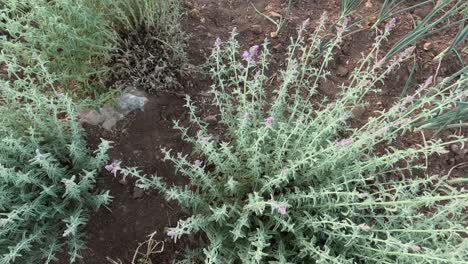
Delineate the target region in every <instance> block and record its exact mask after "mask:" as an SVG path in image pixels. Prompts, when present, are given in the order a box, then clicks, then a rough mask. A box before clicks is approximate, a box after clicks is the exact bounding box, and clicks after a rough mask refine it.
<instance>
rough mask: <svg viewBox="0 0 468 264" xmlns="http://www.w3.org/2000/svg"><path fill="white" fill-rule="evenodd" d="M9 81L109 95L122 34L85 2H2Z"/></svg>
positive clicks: (4, 55) (0, 25)
mask: <svg viewBox="0 0 468 264" xmlns="http://www.w3.org/2000/svg"><path fill="white" fill-rule="evenodd" d="M0 14H1V18H0V28H1V30H2V34H1V37H0V46H1V47H2V51H1V56H0V63H2V64H4V65H6V73H5V75H6V76H2V78H3V79H8V80H18V79H25V78H31V80H26V82H27V83H29V82H42V80H37V79H40V78H44V76H43V73H44V72H45V71H44V69H47V72H48V76H47V78H49V79H51V78H52V79H54V80H55V81H56V85H55V88H56V89H57V90H58V89H61V90H62V91H66V92H67V93H69V94H70V95H73V96H77V97H86V96H94V95H98V94H101V93H103V92H105V91H106V90H105V89H104V84H103V83H102V80H103V79H104V76H105V75H106V73H107V71H108V68H107V67H106V64H107V63H108V62H109V60H110V58H111V57H110V54H111V53H112V52H113V51H114V50H115V46H116V42H115V39H116V34H115V33H114V32H113V31H112V30H111V28H110V27H108V26H107V24H106V23H105V20H104V19H103V17H102V14H99V13H98V12H95V10H93V9H91V8H90V7H89V6H88V5H87V3H86V1H85V0H78V1H75V0H64V1H47V0H31V1H21V0H4V1H0Z"/></svg>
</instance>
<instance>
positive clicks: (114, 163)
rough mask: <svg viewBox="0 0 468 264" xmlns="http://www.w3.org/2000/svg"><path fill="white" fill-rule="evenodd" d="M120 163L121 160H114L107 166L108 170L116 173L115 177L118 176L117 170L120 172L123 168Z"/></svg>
mask: <svg viewBox="0 0 468 264" xmlns="http://www.w3.org/2000/svg"><path fill="white" fill-rule="evenodd" d="M120 163H121V161H119V160H114V161H112V163H111V164H109V165H106V166H105V168H106V170H107V171H108V172H110V173H113V174H114V177H116V176H117V172H118V171H119V170H121V169H122V168H120Z"/></svg>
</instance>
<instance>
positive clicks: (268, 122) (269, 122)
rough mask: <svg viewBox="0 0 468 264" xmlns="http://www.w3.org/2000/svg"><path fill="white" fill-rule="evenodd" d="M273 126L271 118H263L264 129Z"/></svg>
mask: <svg viewBox="0 0 468 264" xmlns="http://www.w3.org/2000/svg"><path fill="white" fill-rule="evenodd" d="M272 125H273V117H272V116H269V117H267V118H265V126H266V127H271V126H272Z"/></svg>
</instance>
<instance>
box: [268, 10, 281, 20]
mask: <svg viewBox="0 0 468 264" xmlns="http://www.w3.org/2000/svg"><path fill="white" fill-rule="evenodd" d="M270 16H271V17H277V18H280V19H281V18H282V17H283V16H282V15H280V14H278V13H277V12H275V11H270Z"/></svg>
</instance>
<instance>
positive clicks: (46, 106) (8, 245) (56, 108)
mask: <svg viewBox="0 0 468 264" xmlns="http://www.w3.org/2000/svg"><path fill="white" fill-rule="evenodd" d="M16 88H17V87H16ZM0 96H1V97H0V123H1V124H2V125H1V126H0V263H5V264H8V263H50V262H51V261H52V260H54V259H55V257H54V254H56V253H57V252H61V251H62V248H63V247H64V246H65V245H68V252H69V255H70V263H73V262H74V261H75V260H76V258H77V257H78V255H79V250H80V248H81V247H82V246H83V242H82V241H81V240H80V237H81V234H80V229H81V228H82V227H83V225H84V224H85V222H86V218H87V212H88V211H89V209H91V208H98V207H100V206H101V205H103V204H106V203H107V202H109V200H110V196H109V195H108V193H107V192H106V193H100V194H93V193H91V192H92V191H93V188H94V185H95V176H96V173H97V170H99V169H100V168H101V167H102V165H103V164H104V163H105V161H106V160H107V155H106V151H107V149H108V148H109V144H108V143H107V142H102V144H101V145H100V146H99V149H98V150H97V151H96V152H95V153H94V155H92V154H91V153H90V152H89V151H88V149H87V147H86V142H85V141H84V139H83V131H82V128H81V127H80V125H79V124H78V122H77V120H76V118H75V116H76V115H77V112H76V109H75V107H74V104H73V103H72V101H71V100H70V99H69V98H68V97H66V96H64V95H61V94H58V95H57V96H56V97H54V98H50V97H47V96H45V95H44V94H43V93H41V92H39V91H38V90H37V89H34V88H33V87H30V89H29V90H27V91H24V92H22V91H17V90H14V89H11V88H10V87H9V86H8V84H5V83H4V84H2V89H1V93H0Z"/></svg>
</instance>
